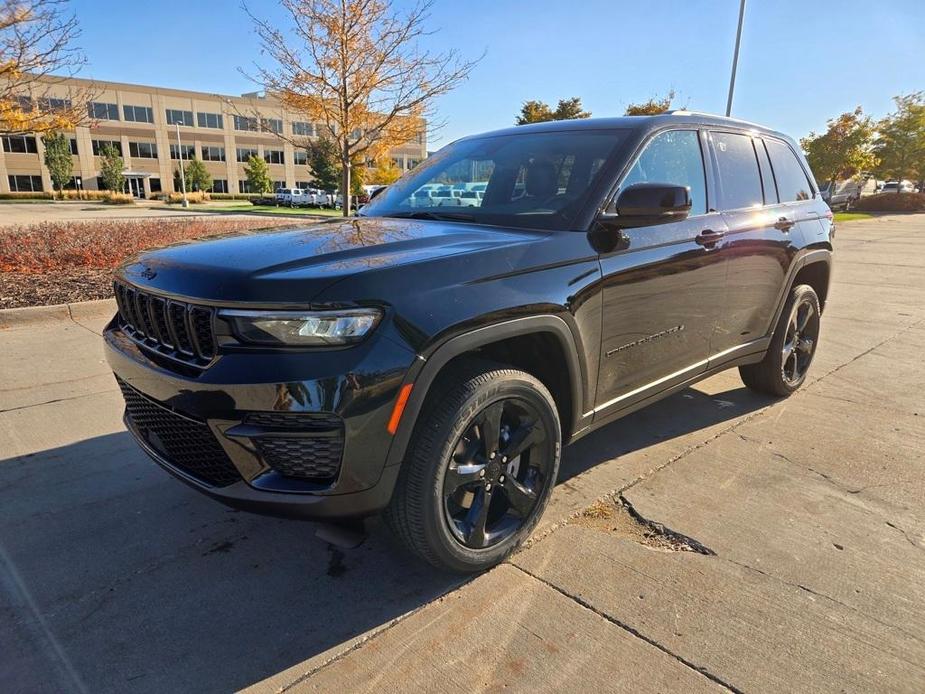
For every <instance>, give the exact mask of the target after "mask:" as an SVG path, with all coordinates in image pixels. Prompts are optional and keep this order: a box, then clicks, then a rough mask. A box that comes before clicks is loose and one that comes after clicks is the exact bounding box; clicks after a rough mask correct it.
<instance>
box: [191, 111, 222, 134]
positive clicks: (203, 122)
mask: <svg viewBox="0 0 925 694" xmlns="http://www.w3.org/2000/svg"><path fill="white" fill-rule="evenodd" d="M196 123H197V124H198V125H199V127H200V128H218V129H219V130H221V129H222V128H224V127H225V123H224V122H223V121H222V114H221V113H197V114H196Z"/></svg>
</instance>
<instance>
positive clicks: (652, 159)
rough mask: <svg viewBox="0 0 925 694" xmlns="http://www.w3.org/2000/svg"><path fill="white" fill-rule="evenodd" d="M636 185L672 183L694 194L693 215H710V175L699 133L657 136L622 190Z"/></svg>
mask: <svg viewBox="0 0 925 694" xmlns="http://www.w3.org/2000/svg"><path fill="white" fill-rule="evenodd" d="M634 183H669V184H672V185H679V186H686V187H687V188H688V189H689V190H690V192H691V203H692V207H691V215H695V214H704V213H705V212H706V211H707V185H706V174H705V173H704V170H703V154H702V152H701V151H700V137H699V136H698V134H697V131H696V130H670V131H668V132H664V133H661V134H659V135H656V136H655V137H654V138H652V140H651V141H650V142H649V144H648V145H646V148H645V149H644V150H643V152H642V154H640V155H639V159H637V160H636V163H635V164H633V167H632V168H631V169H630V170H629V173H628V174H627V175H626V177H625V178H624V179H623V183H622V184H621V185H620V187H621V188H626V187H628V186H631V185H633V184H634Z"/></svg>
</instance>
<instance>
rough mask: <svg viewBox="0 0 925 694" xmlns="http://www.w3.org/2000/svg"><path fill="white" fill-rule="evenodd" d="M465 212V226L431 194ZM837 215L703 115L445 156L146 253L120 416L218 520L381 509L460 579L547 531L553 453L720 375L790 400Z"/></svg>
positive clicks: (551, 127)
mask: <svg viewBox="0 0 925 694" xmlns="http://www.w3.org/2000/svg"><path fill="white" fill-rule="evenodd" d="M443 189H449V190H459V191H471V190H476V191H478V192H479V193H480V195H478V196H475V197H469V198H467V200H469V201H470V202H472V205H471V206H469V205H467V206H465V207H462V206H459V205H458V204H452V205H450V204H449V203H448V201H450V202H453V203H457V202H458V199H457V198H455V197H450V198H441V197H439V196H434V195H432V194H429V193H428V194H421V193H422V192H427V191H432V190H443ZM833 233H834V228H833V224H832V216H831V212H830V210H829V209H828V207H827V206H826V205H825V203H824V202H823V201H822V199H821V197H820V196H819V194H818V189H817V186H816V184H815V182H814V181H813V178H812V175H811V173H810V171H809V168H808V166H807V165H806V162H805V160H804V159H803V157H802V155H801V154H800V150H799V148H798V147H797V146H796V145H795V143H794V142H793V140H792V139H790V138H789V137H786V136H784V135H782V134H780V133H777V132H774V131H771V130H768V129H766V128H762V127H759V126H756V125H752V124H747V123H743V122H740V121H735V120H730V119H725V118H719V117H714V116H707V115H700V114H694V113H686V112H684V113H673V114H666V115H659V116H646V117H632V118H614V119H596V120H581V121H563V122H555V123H543V124H537V125H531V126H524V127H518V128H513V129H509V130H502V131H499V132H494V133H489V134H486V135H479V136H475V137H467V138H464V139H461V140H459V141H457V142H454V143H452V144H450V145H448V146H447V147H445V148H444V149H442V150H441V151H440V152H438V153H437V154H435V155H434V156H432V157H430V158H429V159H427V160H426V161H425V162H424V163H423V164H422V165H420V166H418V167H417V168H416V169H415V170H414V171H412V172H411V173H409V174H408V175H406V176H405V177H404V178H402V179H401V180H399V181H398V182H397V183H395V184H394V185H392V186H390V187H389V188H388V189H386V190H385V191H384V192H382V193H381V194H380V195H378V196H377V197H376V198H375V199H374V200H373V201H372V203H371V204H369V205H368V206H366V207H365V208H364V209H363V210H362V212H361V213H360V214H359V215H358V216H357V217H356V218H352V219H345V220H334V221H328V222H322V223H319V224H314V225H312V226H308V227H305V228H300V229H295V230H292V229H288V230H281V231H273V232H258V233H247V234H242V235H239V236H236V237H231V238H221V239H214V240H207V241H202V242H196V243H188V244H184V245H176V246H171V247H168V248H164V249H161V250H156V251H150V252H145V253H142V254H140V255H139V256H137V257H135V258H134V259H132V260H130V261H129V262H127V263H126V264H125V265H124V266H123V267H122V268H121V270H120V271H119V273H118V277H117V279H116V282H115V296H116V299H117V301H118V314H117V315H116V316H115V317H114V318H113V320H112V322H111V323H110V324H109V325H108V327H107V329H106V333H105V339H106V344H107V354H108V358H109V362H110V363H111V365H112V368H113V371H114V372H115V375H116V377H117V379H118V383H119V385H120V387H121V388H122V391H123V393H124V395H125V403H126V414H125V422H126V425H127V426H128V428H129V430H130V431H131V432H132V434H133V435H134V436H135V437H136V438H137V440H138V443H139V444H140V445H141V447H142V448H143V449H144V450H145V451H146V452H147V453H148V454H149V455H150V456H151V457H152V458H153V459H154V460H155V461H156V462H157V463H159V464H160V465H161V466H163V467H164V468H166V469H167V470H168V471H169V472H171V473H172V474H173V475H175V476H176V477H178V478H180V479H181V480H183V481H184V482H186V483H188V484H189V485H191V486H193V487H195V488H196V489H198V490H200V491H202V492H204V493H205V494H208V495H210V496H212V497H214V498H216V499H218V500H220V501H222V502H224V503H226V504H229V505H231V506H234V507H238V508H242V509H248V510H252V511H258V512H265V513H272V514H281V515H290V516H301V517H308V518H315V519H332V518H335V519H339V518H348V517H362V516H367V515H370V514H374V513H377V512H384V515H385V518H386V520H387V522H388V524H389V525H390V526H391V527H392V528H393V530H394V531H395V533H396V534H397V535H398V537H399V538H401V540H402V541H403V542H404V543H405V544H406V545H407V546H408V547H409V548H410V549H411V550H412V551H413V552H415V553H416V554H417V555H419V556H421V557H423V558H424V559H426V560H428V561H430V562H432V563H433V564H435V565H437V566H440V567H444V568H447V569H450V570H454V571H461V572H467V571H477V570H481V569H484V568H486V567H488V566H491V565H492V564H495V563H497V562H499V561H501V560H502V559H503V558H504V557H505V556H507V555H508V554H509V553H510V552H511V551H512V550H513V549H514V548H515V547H516V546H517V545H518V543H520V542H521V541H522V540H523V539H524V538H525V537H526V536H527V535H528V533H529V532H530V530H531V528H533V527H534V525H535V524H536V522H537V520H538V519H539V517H540V514H541V513H542V511H543V509H544V507H545V506H546V503H547V501H548V500H549V496H550V493H551V491H552V488H553V485H554V483H555V481H556V475H557V471H558V467H559V456H560V450H561V445H562V444H563V443H569V442H571V441H574V440H575V439H577V438H579V437H581V436H584V435H586V434H587V433H588V432H590V431H593V430H595V429H597V428H599V427H601V426H604V425H606V424H608V423H609V422H613V421H614V420H615V419H617V418H618V417H621V416H623V415H626V414H627V413H629V412H632V411H633V410H636V409H638V408H640V407H643V406H644V405H647V404H649V403H651V402H653V401H655V400H657V399H659V398H663V397H665V396H667V395H670V394H671V393H674V392H676V391H678V390H679V389H682V388H685V387H687V386H689V385H691V384H692V383H694V382H696V381H698V380H700V379H703V378H706V377H707V376H710V375H712V374H715V373H717V372H718V371H721V370H723V369H728V368H731V367H738V368H739V371H740V373H741V376H742V379H743V380H744V382H745V384H746V385H747V386H748V387H749V388H752V389H754V390H758V391H761V392H764V393H771V394H774V395H777V396H786V395H788V394H790V393H792V392H793V391H794V390H796V389H797V388H799V387H800V385H801V384H802V383H803V381H804V379H805V378H806V373H807V369H808V368H809V366H810V364H811V362H812V359H813V354H814V353H815V350H816V346H817V344H818V339H819V321H820V315H821V313H822V309H823V306H824V304H825V300H826V294H827V291H828V283H829V274H830V264H831V258H832V237H833Z"/></svg>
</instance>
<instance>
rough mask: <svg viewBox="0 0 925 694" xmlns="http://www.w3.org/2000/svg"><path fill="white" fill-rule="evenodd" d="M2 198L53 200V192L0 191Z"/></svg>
mask: <svg viewBox="0 0 925 694" xmlns="http://www.w3.org/2000/svg"><path fill="white" fill-rule="evenodd" d="M0 200H51V193H0Z"/></svg>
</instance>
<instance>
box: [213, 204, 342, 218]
mask: <svg viewBox="0 0 925 694" xmlns="http://www.w3.org/2000/svg"><path fill="white" fill-rule="evenodd" d="M209 211H210V212H266V213H269V214H281V215H288V216H294V217H305V216H312V217H340V216H341V211H340V210H330V209H326V208H321V207H276V206H275V205H251V204H246V205H228V206H224V205H223V206H222V207H215V208H212V209H211V210H209Z"/></svg>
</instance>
